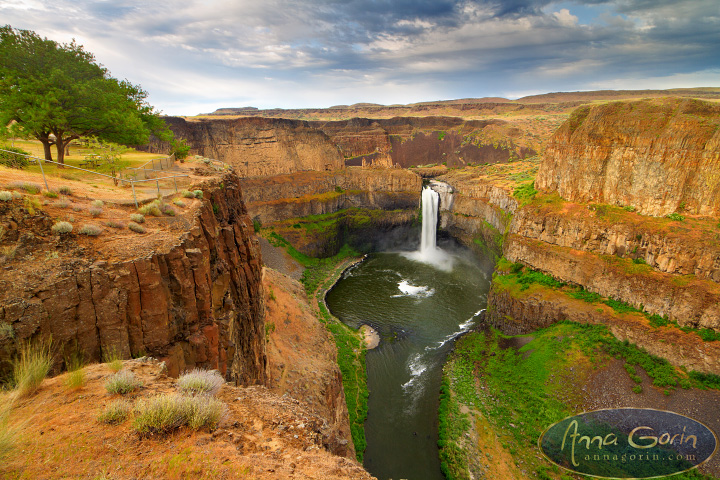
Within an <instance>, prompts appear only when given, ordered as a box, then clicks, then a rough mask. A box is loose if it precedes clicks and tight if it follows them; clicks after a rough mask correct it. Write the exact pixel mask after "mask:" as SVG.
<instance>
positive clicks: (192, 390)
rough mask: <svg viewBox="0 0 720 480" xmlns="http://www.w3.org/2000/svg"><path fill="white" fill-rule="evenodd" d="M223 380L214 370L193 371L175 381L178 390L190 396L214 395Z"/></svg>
mask: <svg viewBox="0 0 720 480" xmlns="http://www.w3.org/2000/svg"><path fill="white" fill-rule="evenodd" d="M224 383H225V379H224V378H223V377H222V375H220V373H218V372H217V371H216V370H200V369H197V368H196V369H194V370H191V371H190V372H187V373H185V374H183V375H181V376H180V378H178V380H177V386H178V389H179V390H180V391H181V392H182V393H187V394H191V395H199V394H206V395H215V394H216V393H217V392H218V391H219V390H220V387H222V386H223V384H224Z"/></svg>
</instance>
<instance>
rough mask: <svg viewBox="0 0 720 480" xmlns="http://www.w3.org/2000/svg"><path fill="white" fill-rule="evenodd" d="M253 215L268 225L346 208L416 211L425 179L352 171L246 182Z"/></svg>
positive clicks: (379, 171)
mask: <svg viewBox="0 0 720 480" xmlns="http://www.w3.org/2000/svg"><path fill="white" fill-rule="evenodd" d="M241 185H242V188H243V193H244V194H245V200H246V203H247V208H248V212H249V214H250V215H251V217H253V218H257V219H259V220H260V222H261V223H262V224H263V225H265V224H268V223H272V222H277V221H282V220H286V219H289V218H296V217H304V216H308V215H322V214H327V213H333V212H336V211H338V210H342V209H346V208H367V209H383V210H398V209H411V210H415V209H417V208H418V206H419V202H420V190H421V187H422V179H421V178H420V177H419V176H418V175H416V174H414V173H412V172H409V171H407V170H402V169H396V168H393V169H375V168H359V167H349V168H345V169H342V170H335V171H332V172H300V173H296V174H291V175H276V176H272V177H266V178H244V179H242V180H241Z"/></svg>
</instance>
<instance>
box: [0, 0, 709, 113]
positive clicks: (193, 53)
mask: <svg viewBox="0 0 720 480" xmlns="http://www.w3.org/2000/svg"><path fill="white" fill-rule="evenodd" d="M2 24H9V25H11V26H13V27H15V28H20V29H27V30H34V31H35V32H37V33H38V34H39V35H41V36H43V37H47V38H50V39H52V40H55V41H57V42H60V43H66V42H70V41H71V40H72V39H75V40H76V41H77V42H78V43H79V44H81V45H83V46H84V47H85V49H86V50H88V51H90V52H92V53H93V54H94V55H95V57H96V59H97V61H98V62H99V63H101V64H102V65H104V66H105V67H107V68H108V69H109V70H110V73H111V74H112V76H114V77H116V78H120V79H128V80H129V81H131V82H132V83H133V84H139V85H141V86H142V88H143V89H145V90H146V91H147V92H148V93H149V97H148V100H149V102H150V103H151V104H152V105H154V106H155V107H156V108H157V109H158V110H160V111H162V113H164V114H167V115H195V114H199V113H208V112H212V111H214V110H215V109H216V108H221V107H244V106H254V107H258V108H311V107H329V106H333V105H349V104H353V103H358V102H370V103H380V104H385V105H390V104H406V103H414V102H420V101H432V100H448V99H457V98H477V97H487V96H492V97H494V96H498V97H505V98H518V97H522V96H525V95H533V94H538V93H546V92H558V91H581V90H600V89H665V88H683V87H700V86H710V87H712V86H714V87H720V0H576V1H573V0H570V1H560V2H558V1H551V0H172V1H170V0H151V1H150V0H146V1H135V0H103V1H88V0H72V1H70V0H53V1H52V2H49V1H37V0H0V25H2Z"/></svg>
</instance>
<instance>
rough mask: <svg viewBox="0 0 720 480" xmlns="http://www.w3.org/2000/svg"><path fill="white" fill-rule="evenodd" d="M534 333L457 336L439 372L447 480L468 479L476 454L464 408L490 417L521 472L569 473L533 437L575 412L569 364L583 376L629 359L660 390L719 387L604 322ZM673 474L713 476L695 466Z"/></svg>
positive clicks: (628, 366)
mask: <svg viewBox="0 0 720 480" xmlns="http://www.w3.org/2000/svg"><path fill="white" fill-rule="evenodd" d="M532 337H533V338H532V340H531V341H530V342H529V343H527V344H526V345H524V346H522V347H521V348H518V349H515V348H503V347H502V346H501V345H502V342H503V341H504V339H507V338H509V337H505V336H503V335H502V334H501V333H499V332H497V331H489V332H473V333H470V334H467V335H465V336H463V337H461V338H460V339H459V340H458V342H457V344H456V347H455V351H454V352H453V354H451V356H450V359H449V361H448V363H447V364H446V366H445V369H444V377H443V383H442V387H441V395H440V408H439V428H440V437H439V438H440V439H439V442H438V445H439V447H440V459H441V468H442V471H443V473H444V475H445V477H446V478H447V479H448V480H465V479H469V478H470V473H469V471H468V461H467V459H468V458H471V457H470V456H471V455H472V456H477V455H479V454H480V452H477V451H473V450H474V449H475V446H474V445H473V444H472V442H471V441H469V440H468V436H469V434H470V431H469V429H470V426H471V422H470V415H471V414H472V413H462V412H463V406H465V407H468V408H470V409H471V410H470V412H473V411H474V412H478V414H481V415H483V416H485V417H486V418H487V420H488V421H489V422H490V424H491V425H492V426H493V430H494V431H495V432H496V433H497V434H498V435H499V441H500V442H501V444H502V446H503V448H504V449H505V450H506V451H508V452H509V453H510V454H511V455H513V457H514V458H516V459H522V460H523V462H524V464H523V465H522V468H523V469H531V470H534V471H535V473H536V475H537V476H538V478H558V477H559V478H561V479H567V478H570V477H568V476H566V475H562V476H560V474H559V471H558V469H557V468H556V467H554V466H548V465H549V464H548V463H546V462H545V461H544V460H541V459H540V458H539V457H538V455H537V454H538V453H539V452H538V451H537V440H538V438H539V436H540V435H541V433H542V432H543V431H544V429H545V428H547V427H548V426H549V425H551V424H552V423H554V422H556V421H559V420H561V419H563V418H565V417H567V416H569V415H572V414H575V413H578V412H575V411H571V409H570V405H577V403H578V402H577V401H573V397H574V396H575V395H577V391H578V390H577V389H578V388H579V387H581V385H579V384H578V383H579V382H577V380H576V379H575V378H574V377H573V376H570V375H567V376H566V372H568V371H569V369H570V367H574V368H576V369H577V370H576V372H575V374H577V375H582V373H581V369H582V368H583V367H582V366H581V365H587V366H588V367H587V368H597V367H598V366H602V365H603V364H604V363H606V361H607V359H608V358H609V357H616V358H620V359H624V360H625V361H626V370H628V373H630V374H631V376H633V375H635V373H631V372H635V367H636V366H639V367H641V368H643V369H644V370H645V371H646V372H647V374H648V376H649V377H650V378H652V379H653V383H654V384H655V385H658V386H661V387H668V388H670V389H672V388H674V386H675V385H677V384H680V385H681V386H682V387H684V388H690V386H696V387H699V388H707V387H710V386H713V385H714V388H717V386H718V385H720V377H718V376H717V375H703V374H694V373H693V372H691V373H690V374H689V375H685V374H684V372H681V371H678V370H676V369H675V368H674V367H672V366H671V365H670V364H669V363H668V362H667V361H666V360H664V359H661V358H659V357H655V356H653V355H650V354H648V353H647V352H645V351H644V350H642V349H640V348H638V347H637V346H635V345H632V344H629V343H628V342H620V341H618V340H617V339H615V338H614V337H613V336H612V334H610V332H609V331H608V329H607V327H605V326H604V325H587V324H586V325H583V324H578V323H573V322H569V321H565V322H560V323H557V324H555V325H552V326H550V327H548V328H545V329H541V330H538V331H536V332H534V333H533V334H532ZM593 366H594V367H593ZM518 372H522V374H520V375H519V374H518ZM578 408H580V406H578ZM469 438H472V437H469ZM489 455H490V454H489V453H488V452H485V456H486V457H487V460H485V459H483V461H482V463H484V464H491V463H492V462H493V459H492V458H490V456H489ZM480 458H482V457H480ZM583 478H585V477H583ZM668 478H669V477H668ZM672 478H673V479H687V480H689V479H711V478H712V477H708V476H704V475H701V474H699V473H697V472H696V471H694V472H689V473H685V474H683V475H679V476H673V477H672Z"/></svg>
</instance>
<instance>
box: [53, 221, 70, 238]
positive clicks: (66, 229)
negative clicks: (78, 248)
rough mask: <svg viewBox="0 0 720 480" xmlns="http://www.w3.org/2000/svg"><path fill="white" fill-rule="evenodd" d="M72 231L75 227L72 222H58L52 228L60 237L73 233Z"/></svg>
mask: <svg viewBox="0 0 720 480" xmlns="http://www.w3.org/2000/svg"><path fill="white" fill-rule="evenodd" d="M72 229H73V226H72V224H71V223H70V222H56V223H55V225H53V226H52V228H51V230H52V231H53V233H57V234H59V235H62V234H65V233H70V232H72Z"/></svg>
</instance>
